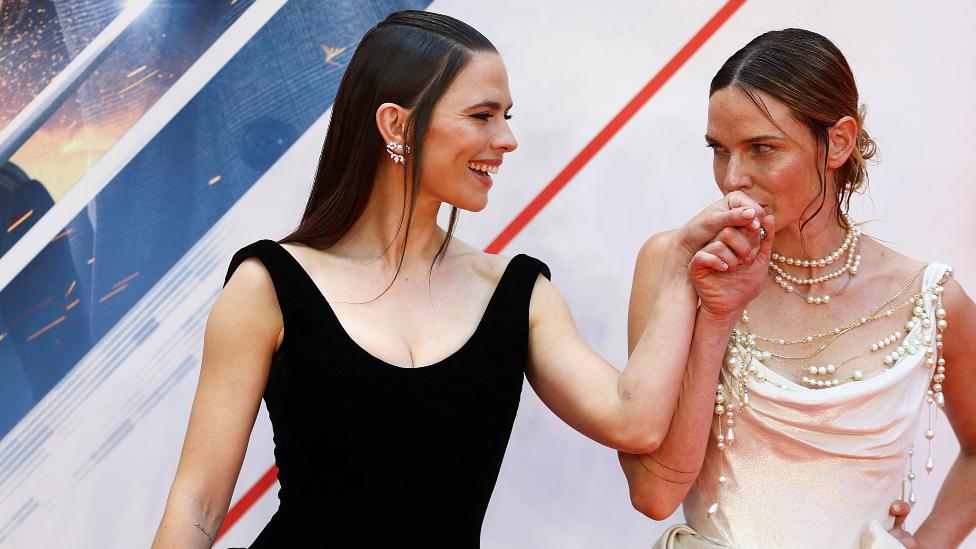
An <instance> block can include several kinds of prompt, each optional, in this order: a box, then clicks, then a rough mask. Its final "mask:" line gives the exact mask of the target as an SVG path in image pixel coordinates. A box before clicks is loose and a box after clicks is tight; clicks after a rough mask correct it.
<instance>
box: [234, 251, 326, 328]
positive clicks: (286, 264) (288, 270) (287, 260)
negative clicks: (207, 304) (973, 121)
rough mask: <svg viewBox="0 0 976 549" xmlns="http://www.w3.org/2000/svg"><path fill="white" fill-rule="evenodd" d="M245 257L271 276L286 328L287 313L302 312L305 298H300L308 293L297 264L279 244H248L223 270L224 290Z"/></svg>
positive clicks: (308, 282)
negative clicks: (261, 266) (260, 266)
mask: <svg viewBox="0 0 976 549" xmlns="http://www.w3.org/2000/svg"><path fill="white" fill-rule="evenodd" d="M249 257H256V258H258V259H259V260H260V261H261V263H263V264H264V267H265V269H267V270H268V274H270V275H271V282H272V283H273V284H274V288H275V295H277V297H278V306H279V307H280V308H281V314H282V317H283V318H284V319H285V324H286V325H287V324H288V322H287V319H288V317H290V316H291V314H290V312H292V311H295V310H297V309H302V308H304V305H305V303H307V302H308V299H307V295H306V296H305V298H303V296H302V294H303V291H307V290H308V288H306V284H311V281H306V280H304V278H306V277H303V275H304V271H300V270H296V266H297V262H296V261H295V259H294V258H293V257H292V255H291V254H290V253H288V251H287V250H285V249H284V248H283V247H282V246H281V244H278V243H277V242H275V241H274V240H268V239H264V240H258V241H257V242H254V243H252V244H248V245H247V246H244V247H243V248H241V249H240V250H238V251H237V252H236V253H235V254H234V256H233V257H232V258H231V260H230V266H229V267H228V268H227V276H225V277H224V286H226V285H227V282H229V281H230V277H231V275H233V274H234V272H235V271H236V270H237V267H239V266H240V264H241V263H243V262H244V260H245V259H247V258H249Z"/></svg>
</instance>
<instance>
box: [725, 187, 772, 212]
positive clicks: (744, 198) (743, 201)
mask: <svg viewBox="0 0 976 549" xmlns="http://www.w3.org/2000/svg"><path fill="white" fill-rule="evenodd" d="M723 200H724V201H725V205H726V206H728V208H729V209H730V210H732V209H736V208H752V209H754V210H756V211H757V212H760V213H761V214H763V215H765V213H766V212H765V211H764V210H763V207H762V206H760V205H759V203H758V202H756V201H755V200H753V199H751V198H749V196H748V195H746V193H744V192H742V191H732V192H730V193H729V194H727V195H725V197H724V198H723Z"/></svg>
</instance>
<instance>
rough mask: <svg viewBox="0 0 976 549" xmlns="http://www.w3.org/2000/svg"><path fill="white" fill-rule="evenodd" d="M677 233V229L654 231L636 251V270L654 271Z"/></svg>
mask: <svg viewBox="0 0 976 549" xmlns="http://www.w3.org/2000/svg"><path fill="white" fill-rule="evenodd" d="M677 234H678V229H671V230H670V231H663V232H660V233H656V234H654V235H652V236H651V237H650V238H648V239H647V240H646V241H645V242H644V244H642V245H641V247H640V251H639V252H637V266H636V271H643V272H648V271H651V272H653V271H656V267H657V266H658V265H660V264H661V260H662V259H663V258H664V257H665V256H666V255H667V254H668V253H669V250H670V248H671V244H672V243H673V242H674V239H675V237H676V236H677Z"/></svg>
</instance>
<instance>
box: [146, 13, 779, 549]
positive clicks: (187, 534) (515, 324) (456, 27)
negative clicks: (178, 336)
mask: <svg viewBox="0 0 976 549" xmlns="http://www.w3.org/2000/svg"><path fill="white" fill-rule="evenodd" d="M511 107H512V100H511V97H510V94H509V89H508V78H507V75H506V72H505V67H504V65H503V63H502V61H501V58H500V57H499V55H498V53H497V52H496V51H495V48H494V46H492V44H491V43H490V42H489V41H488V40H487V39H486V38H485V37H484V36H482V35H481V34H480V33H478V31H476V30H474V29H473V28H471V27H470V26H468V25H466V24H464V23H462V22H460V21H457V20H455V19H452V18H450V17H446V16H443V15H438V14H433V13H427V12H399V13H394V14H392V15H390V16H389V17H387V19H386V20H385V21H383V22H381V23H379V24H378V25H377V26H376V27H374V28H373V29H372V30H370V31H369V32H368V33H367V34H366V36H365V37H364V38H363V40H362V42H361V43H360V45H359V47H358V49H357V51H356V53H355V55H354V56H353V58H352V60H351V61H350V63H349V66H348V68H347V70H346V73H345V75H344V77H343V81H342V84H341V85H340V87H339V90H338V94H337V96H336V100H335V104H334V106H333V111H332V120H331V125H330V127H329V131H328V135H327V137H326V140H325V145H324V148H323V151H322V157H321V160H320V163H319V167H318V171H317V173H316V176H315V183H314V187H313V189H312V192H311V196H310V197H309V201H308V205H307V207H306V210H305V213H304V215H303V217H302V220H301V223H300V224H299V226H298V229H297V230H296V231H295V232H293V233H292V234H290V235H288V236H287V237H285V238H284V239H282V240H281V241H280V243H279V242H274V241H271V240H262V241H259V242H255V243H253V244H251V245H249V246H246V247H245V248H243V249H241V250H240V251H239V252H238V253H237V254H236V255H235V256H234V257H233V259H232V261H231V265H230V269H229V270H228V273H227V280H226V285H225V288H224V290H223V292H222V293H221V295H220V296H219V297H218V299H217V301H216V303H215V304H214V307H213V311H212V313H211V315H210V318H209V321H208V323H207V332H206V338H205V345H204V355H203V364H202V367H201V373H200V381H199V385H198V388H197V394H196V398H195V400H194V404H193V409H192V412H191V415H190V423H189V427H188V430H187V435H186V440H185V443H184V447H183V454H182V457H181V459H180V464H179V468H178V470H177V473H176V478H175V480H174V482H173V486H172V489H171V491H170V495H169V498H168V501H167V506H166V511H165V513H164V516H163V519H162V523H161V525H160V528H159V531H158V533H157V537H156V543H155V544H154V547H157V548H162V547H176V546H179V547H207V546H209V545H210V543H212V541H213V536H214V534H215V533H216V532H217V531H218V530H219V528H220V525H221V521H222V520H223V517H224V514H225V513H226V511H227V508H228V504H229V500H230V496H231V494H232V492H233V487H234V483H235V482H236V479H237V475H238V473H239V471H240V467H241V463H242V460H243V458H244V453H245V449H246V445H247V440H248V436H249V433H250V430H251V428H252V426H253V423H254V419H255V415H256V413H257V410H258V407H259V404H260V401H261V398H262V396H263V398H264V400H265V402H266V404H267V408H268V412H269V414H270V417H271V422H272V425H273V427H274V433H275V435H274V438H275V459H276V462H277V465H278V471H279V472H278V480H279V482H280V485H281V490H280V491H279V493H278V497H279V499H280V506H279V509H278V511H277V513H276V514H275V515H274V517H273V518H272V519H271V522H270V523H269V524H268V525H267V526H266V527H265V529H264V530H263V532H262V533H261V535H260V536H259V537H258V539H257V540H256V541H255V542H254V544H253V545H252V547H319V546H334V547H381V546H389V547H394V546H403V545H407V546H421V545H422V546H425V547H454V548H457V547H477V546H478V545H479V538H480V529H481V523H482V520H483V518H484V514H485V509H486V507H487V505H488V501H489V498H490V496H491V493H492V489H493V488H494V484H495V480H496V478H497V475H498V471H499V467H500V465H501V461H502V456H503V455H504V452H505V447H506V445H507V442H508V438H509V435H510V432H511V429H512V422H513V420H514V417H515V413H516V410H517V407H518V402H519V396H520V392H521V387H522V380H523V378H524V377H527V378H528V379H529V381H530V383H531V384H532V386H533V388H534V389H535V391H536V392H537V393H538V395H539V396H540V398H541V399H542V400H543V401H544V402H545V403H546V404H547V405H548V406H549V407H550V408H551V409H552V410H553V411H554V412H555V413H556V414H557V415H559V417H560V418H562V419H563V420H564V421H566V422H567V423H568V424H570V425H571V426H573V427H574V428H576V429H578V430H579V431H580V432H582V433H583V434H585V435H587V436H589V437H591V438H593V439H594V440H596V441H598V442H601V443H603V444H606V445H608V446H611V447H613V448H618V449H621V450H625V451H628V452H635V453H646V452H649V451H653V450H654V448H655V447H656V446H657V444H658V441H659V440H660V439H661V438H662V437H663V436H664V433H665V432H666V431H667V427H668V423H669V422H670V419H671V412H672V410H673V408H674V405H675V400H676V398H677V392H678V386H679V385H680V381H681V376H682V374H683V372H684V370H685V363H686V359H687V355H688V348H689V345H690V339H691V333H692V328H693V325H694V324H695V323H696V322H698V323H699V324H702V325H706V328H705V329H704V331H703V333H704V332H708V329H707V324H708V320H707V319H699V318H697V317H696V306H697V298H696V296H695V292H694V289H693V288H692V285H691V283H690V280H689V278H688V271H687V266H688V263H689V261H690V260H691V257H692V254H693V253H695V252H696V251H697V250H698V249H699V248H701V247H702V246H704V245H705V244H706V243H708V242H709V241H710V240H711V239H712V238H713V237H714V236H715V235H716V233H717V232H718V231H719V230H720V229H722V228H724V227H727V226H728V227H743V229H742V230H741V231H740V232H736V233H735V234H736V235H737V237H739V238H741V239H742V241H743V242H744V244H743V246H742V248H741V249H740V250H739V252H740V254H741V255H742V256H743V258H744V259H751V258H752V257H754V256H755V255H756V253H766V254H767V255H768V246H767V247H766V250H765V252H762V251H757V250H759V249H760V246H759V229H760V223H761V222H762V223H766V224H767V225H769V220H768V218H765V219H763V221H760V218H762V216H763V212H762V209H761V208H759V207H758V206H757V205H755V203H754V202H752V201H750V200H749V199H747V198H745V197H744V196H742V195H733V196H730V197H728V198H727V199H726V200H723V201H722V202H719V203H717V204H715V205H713V206H711V207H709V208H707V209H706V210H705V211H703V212H702V213H701V214H700V215H699V216H697V217H696V218H695V219H693V220H692V221H691V222H690V223H689V224H688V225H687V226H686V227H685V228H684V229H683V230H682V232H681V235H680V236H679V237H678V238H675V239H674V240H673V241H672V243H671V244H670V245H669V246H668V247H666V248H662V249H661V250H659V252H660V258H661V260H660V262H659V264H657V265H656V268H659V269H660V273H659V276H658V277H657V280H658V282H657V287H658V289H659V291H660V292H661V293H662V294H667V295H669V296H670V298H669V299H670V301H669V302H668V303H665V302H661V303H660V304H659V305H658V306H657V307H656V308H655V310H654V311H653V312H652V313H651V314H650V317H651V318H652V319H653V320H654V321H655V323H656V324H659V328H658V329H657V330H655V331H653V332H650V331H649V332H648V333H647V334H645V336H644V337H643V338H642V339H641V342H640V344H639V345H638V349H637V350H636V351H635V353H634V355H633V357H632V358H631V360H630V361H629V363H628V365H627V367H626V369H625V370H624V371H623V372H622V373H621V372H619V371H618V370H616V369H615V368H613V367H612V366H611V365H609V364H607V363H606V362H605V361H603V360H602V359H601V358H600V357H599V356H597V355H596V354H594V353H593V351H591V350H590V349H589V348H588V347H587V346H586V344H585V343H584V342H583V341H582V340H581V339H580V337H579V334H578V333H577V331H576V328H575V326H574V324H573V320H572V317H571V315H570V313H569V311H568V309H567V307H566V304H565V302H564V301H563V299H562V298H561V297H560V295H559V294H558V292H557V291H556V290H555V288H554V287H553V286H552V284H550V282H549V280H548V277H549V271H548V269H547V268H546V266H545V265H544V264H543V263H542V262H540V261H538V260H536V259H533V258H531V257H528V256H525V255H518V256H516V257H514V258H512V259H508V258H502V257H497V256H494V255H489V254H485V253H482V252H481V251H479V250H477V249H475V248H473V247H471V246H469V245H468V244H465V243H464V242H461V241H459V240H458V239H456V238H454V237H453V236H452V232H453V228H454V224H455V221H456V219H457V211H458V210H459V209H464V210H469V211H479V210H481V209H483V208H484V207H485V205H486V203H487V198H488V190H489V188H490V187H491V186H492V182H493V180H492V175H493V174H495V173H497V172H498V170H499V168H500V166H501V164H502V159H503V157H504V155H505V154H506V153H509V152H511V151H513V150H515V148H516V141H515V137H514V136H513V135H512V132H511V131H510V129H509V126H508V122H507V119H508V118H509V110H510V109H511ZM445 203H446V204H449V205H450V206H451V216H450V221H449V224H448V227H447V230H443V229H441V228H440V227H439V226H438V224H437V214H438V211H439V210H440V208H441V206H442V204H445ZM770 227H771V226H770ZM730 268H731V267H730ZM754 286H755V288H756V289H758V284H757V285H754ZM722 291H724V290H722ZM731 291H732V292H733V293H736V294H737V295H739V294H741V295H745V294H743V292H747V289H746V288H743V287H736V288H734V289H732V290H731ZM696 337H697V336H696ZM726 337H727V334H726V333H722V332H721V331H716V330H712V332H711V336H710V337H703V338H702V340H703V341H704V342H705V343H706V344H707V348H708V349H716V348H717V347H718V346H719V345H720V344H721V342H722V341H723V340H724V339H725V338H726ZM719 352H720V351H719Z"/></svg>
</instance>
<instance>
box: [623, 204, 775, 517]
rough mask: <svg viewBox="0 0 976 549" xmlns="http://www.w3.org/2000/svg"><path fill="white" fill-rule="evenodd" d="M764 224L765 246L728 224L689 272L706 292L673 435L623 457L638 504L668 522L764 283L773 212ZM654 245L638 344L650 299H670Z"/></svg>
mask: <svg viewBox="0 0 976 549" xmlns="http://www.w3.org/2000/svg"><path fill="white" fill-rule="evenodd" d="M762 225H763V227H764V228H765V230H766V233H767V238H766V240H765V241H763V242H762V243H761V244H760V243H759V239H758V235H757V234H752V233H750V232H748V231H741V230H734V229H724V230H723V231H721V232H720V233H719V235H718V236H717V239H716V241H714V242H712V243H710V244H709V245H708V246H706V247H705V248H704V249H703V250H702V251H700V252H698V253H697V254H696V256H695V259H694V260H693V261H692V265H691V268H690V275H691V277H692V280H693V281H694V284H695V287H696V290H697V292H698V294H699V295H700V296H701V306H700V307H699V308H698V314H697V317H696V318H695V329H694V335H693V336H692V340H691V350H690V352H689V355H688V367H687V369H686V371H685V374H684V378H683V380H682V383H681V392H680V393H679V395H678V404H677V408H676V410H675V413H674V417H673V419H672V421H671V424H670V427H669V429H668V432H667V436H666V437H665V438H664V440H663V442H662V443H661V445H660V446H659V447H658V448H657V449H656V450H655V451H654V452H650V453H647V454H645V455H634V454H628V453H624V452H621V453H620V454H619V459H620V465H621V467H622V468H623V470H624V474H625V475H626V477H627V482H628V485H629V487H630V498H631V502H632V503H633V505H634V507H635V508H636V509H637V510H639V511H641V512H642V513H644V514H645V515H647V516H649V517H651V518H653V519H655V520H663V519H665V518H667V517H668V516H670V515H671V514H672V513H673V512H674V510H675V509H676V508H677V507H678V505H679V504H680V503H681V501H682V500H683V499H684V497H685V495H686V494H687V493H688V490H689V489H690V488H691V483H692V482H694V480H695V479H696V478H697V476H698V472H699V470H700V469H701V466H702V462H703V460H704V458H705V448H706V444H707V442H708V435H709V429H710V426H711V425H712V421H713V420H714V418H715V392H716V385H717V382H718V377H719V370H720V369H721V367H722V360H723V357H724V354H725V349H726V347H727V345H728V342H729V335H730V333H731V331H732V328H734V327H735V323H736V321H737V320H738V318H739V315H740V314H741V312H742V309H743V308H744V307H745V305H746V304H747V303H748V302H749V301H750V300H751V299H753V298H754V297H755V295H757V294H758V293H759V291H760V289H761V288H762V284H763V282H764V280H765V272H766V265H767V264H768V262H769V256H770V254H771V249H772V240H773V231H774V227H773V225H774V220H773V218H772V216H768V217H766V218H764V219H763V221H762ZM653 242H654V241H653V240H652V241H650V242H649V246H646V247H649V248H650V253H648V254H642V256H641V257H638V263H637V269H636V270H635V273H634V289H633V293H632V294H631V308H630V318H629V332H630V334H631V346H633V339H634V334H637V333H641V332H643V331H644V330H646V326H647V325H648V324H649V323H650V322H653V319H652V318H651V316H650V315H648V314H647V311H648V305H647V304H648V303H654V302H656V301H660V300H661V299H663V298H664V297H665V296H661V295H660V294H657V293H656V292H655V291H654V289H655V286H656V284H655V279H656V276H657V273H656V272H655V271H654V269H653V265H654V263H656V260H655V256H656V254H655V253H654V246H653ZM723 264H724V265H723Z"/></svg>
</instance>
